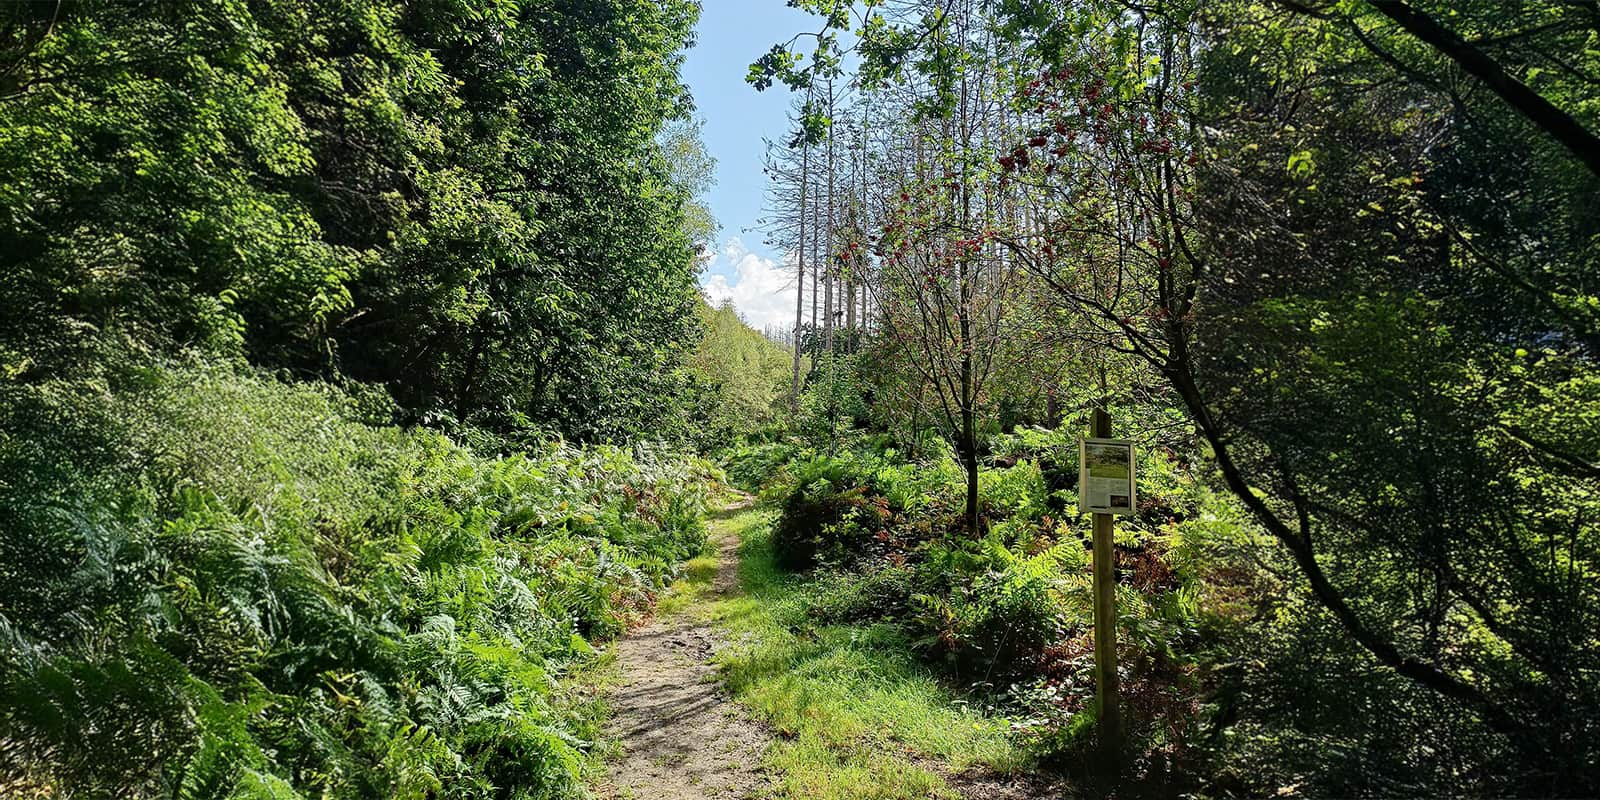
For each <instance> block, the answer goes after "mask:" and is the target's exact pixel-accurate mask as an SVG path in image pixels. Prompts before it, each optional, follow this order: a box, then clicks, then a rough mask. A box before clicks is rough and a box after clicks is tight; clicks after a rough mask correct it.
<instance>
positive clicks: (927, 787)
mask: <svg viewBox="0 0 1600 800" xmlns="http://www.w3.org/2000/svg"><path fill="white" fill-rule="evenodd" d="M721 524H722V525H724V526H727V527H728V528H731V530H732V531H733V532H734V533H736V534H737V535H739V536H740V538H741V540H742V543H741V546H740V550H739V553H740V576H739V577H740V583H741V587H742V590H743V591H741V592H740V593H738V594H736V595H733V596H730V597H727V598H724V599H722V600H720V601H718V602H717V603H716V604H715V606H714V608H713V613H714V615H715V618H716V619H717V621H718V622H719V624H720V625H722V626H723V627H724V629H725V630H726V631H727V633H728V634H729V635H730V639H731V640H732V641H733V642H735V644H734V645H733V646H731V647H729V648H727V649H726V650H725V651H724V652H723V654H722V655H721V656H720V657H719V662H720V664H719V666H720V667H721V670H722V674H723V678H724V681H725V682H726V684H727V686H728V688H729V689H730V690H731V691H732V692H733V694H734V696H735V697H737V698H738V699H739V700H740V702H742V703H744V704H746V705H747V706H749V707H750V708H751V709H752V710H753V711H754V712H755V714H756V715H757V716H758V717H760V718H761V719H763V720H764V721H766V722H767V724H769V725H771V726H772V728H773V730H774V731H775V732H776V733H777V734H778V737H779V738H778V741H777V742H776V743H775V744H774V746H773V748H772V750H771V752H770V753H769V755H768V759H769V762H770V764H769V766H770V767H771V768H772V769H773V771H774V773H775V774H776V775H777V777H778V782H777V793H778V796H779V797H789V798H808V799H811V800H828V799H829V798H838V799H839V800H844V799H845V798H861V799H869V798H870V799H873V800H892V799H894V798H928V797H947V798H948V797H956V796H957V795H956V794H955V793H954V792H953V791H952V790H951V789H950V788H949V787H948V786H947V784H946V781H945V778H944V776H945V775H950V774H955V773H959V772H963V771H966V770H969V769H978V770H987V771H995V772H1001V773H1009V772H1013V771H1016V770H1019V769H1023V768H1025V767H1026V766H1027V764H1026V760H1027V759H1026V756H1025V755H1024V754H1023V753H1022V752H1021V751H1019V750H1018V749H1017V748H1016V747H1014V746H1013V745H1012V743H1011V742H1010V739H1009V737H1008V735H1007V731H1006V723H1005V722H1004V721H998V720H991V719H987V718H985V717H984V716H983V715H982V714H979V713H977V712H976V711H973V710H971V709H969V708H966V707H964V706H963V705H962V704H961V703H960V701H959V700H958V699H957V698H956V697H954V696H953V695H952V694H951V693H950V692H949V691H947V690H945V689H944V688H943V687H941V686H940V685H939V684H938V682H937V681H936V680H934V678H933V676H932V675H931V674H930V673H929V672H928V671H927V670H926V669H925V668H923V667H922V666H921V665H920V664H918V662H917V661H916V659H915V657H914V656H913V655H912V653H911V652H910V648H909V647H908V645H907V642H906V641H905V639H904V637H903V636H902V635H901V634H900V633H899V632H898V631H897V630H896V629H895V628H893V627H892V626H887V625H865V626H855V625H826V626H823V625H816V624H814V623H813V622H811V621H809V620H808V618H807V616H808V615H807V609H808V607H809V606H810V600H811V599H812V598H813V597H815V596H816V595H817V593H818V592H819V591H820V588H819V587H818V586H816V585H814V584H812V583H811V582H809V581H808V580H807V579H806V578H805V577H804V576H798V575H792V574H788V573H785V572H783V571H782V570H780V569H778V567H777V566H776V564H775V563H774V559H773V553H772V549H771V546H770V539H769V528H770V524H771V518H770V515H769V514H767V513H766V512H762V511H757V510H747V511H744V512H742V513H739V514H737V515H735V516H733V517H731V518H730V519H728V520H727V521H726V522H723V523H721Z"/></svg>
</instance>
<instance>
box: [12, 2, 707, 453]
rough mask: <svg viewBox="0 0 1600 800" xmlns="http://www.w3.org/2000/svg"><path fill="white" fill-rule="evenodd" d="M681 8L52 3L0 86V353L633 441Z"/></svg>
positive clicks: (701, 231)
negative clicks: (182, 366)
mask: <svg viewBox="0 0 1600 800" xmlns="http://www.w3.org/2000/svg"><path fill="white" fill-rule="evenodd" d="M14 5H17V6H19V7H21V6H24V5H26V6H27V7H28V10H29V11H31V10H33V7H34V6H36V5H37V4H14ZM696 11H697V9H696V6H695V5H694V4H693V3H691V2H688V0H604V1H603V2H589V3H578V4H571V3H568V4H554V5H552V4H550V3H543V2H533V1H532V0H513V1H511V2H503V1H502V0H464V1H463V2H427V3H400V2H394V1H393V0H337V1H336V2H328V3H309V2H305V0H266V1H265V2H250V3H243V2H232V1H231V0H197V1H196V2H183V3H155V4H151V3H136V2H121V1H120V0H88V1H87V2H73V3H66V4H61V5H60V7H59V8H57V9H55V11H54V12H53V13H52V14H51V16H50V23H49V24H48V25H42V24H41V25H39V26H38V30H39V32H40V35H39V36H38V37H37V38H36V39H31V38H27V37H23V38H22V39H19V41H18V42H16V44H17V45H18V47H19V50H18V51H17V52H15V53H12V52H8V53H7V54H6V55H7V61H6V65H7V66H6V68H5V69H4V70H3V72H0V108H3V109H4V113H3V114H0V176H4V179H3V180H0V187H3V188H0V219H3V224H0V269H3V270H4V271H5V273H6V274H7V275H8V276H9V278H8V280H7V281H6V282H5V283H4V285H3V287H0V302H3V303H4V304H5V305H7V306H8V307H11V308H16V309H27V311H26V313H24V314H20V315H18V318H17V319H16V320H14V321H13V320H8V323H7V324H6V325H4V326H0V365H4V368H5V370H6V371H7V372H8V373H14V374H19V375H23V376H25V377H26V378H27V379H30V380H32V379H34V377H35V376H41V375H52V374H60V373H62V372H68V371H72V370H75V369H83V368H85V367H86V365H87V364H89V363H91V362H92V361H93V359H94V358H95V357H97V356H96V354H97V353H98V352H99V350H100V348H101V346H102V345H104V344H105V343H107V342H130V343H132V344H133V345H134V346H135V347H136V348H139V349H143V350H147V351H154V352H157V353H171V352H174V351H175V350H176V349H179V348H184V347H191V348H203V349H205V350H208V351H211V352H219V353H225V354H244V355H248V356H249V357H250V358H251V359H252V360H253V361H254V362H255V363H256V364H257V365H260V366H267V367H285V368H290V369H294V370H297V371H303V372H306V373H313V374H319V375H322V376H327V377H337V376H348V377H354V378H357V379H359V380H363V381H369V382H373V383H377V384H380V385H383V386H385V387H386V388H387V389H389V391H390V392H391V393H392V394H393V395H394V397H395V398H396V400H397V401H398V402H399V413H400V416H402V417H403V418H404V419H406V420H408V421H416V420H427V421H429V422H437V423H445V422H449V421H452V420H453V421H456V422H460V423H464V424H471V425H476V426H479V427H484V428H490V429H493V430H496V431H498V432H501V433H511V432H518V431H524V430H528V429H542V430H557V431H560V432H562V433H564V434H565V435H567V436H568V437H572V438H580V439H584V440H596V439H616V438H620V437H623V436H626V435H627V434H630V433H637V432H642V431H651V430H655V429H656V428H657V427H658V424H659V423H660V422H662V421H664V420H671V419H674V418H675V413H674V411H675V409H674V407H673V406H674V404H673V403H671V402H665V403H664V402H662V401H661V398H662V397H669V398H670V397H676V396H677V394H678V392H679V391H680V389H681V388H682V387H681V375H680V374H679V372H678V370H677V367H678V366H679V365H681V363H682V361H683V360H684V358H685V357H686V355H687V352H688V349H689V347H690V345H691V343H692V338H693V334H694V332H695V320H694V318H693V314H694V303H695V296H696V293H695V287H694V274H695V271H696V264H695V259H694V256H695V247H696V243H697V242H698V241H699V240H700V239H701V238H703V237H705V236H706V235H707V231H706V229H705V220H704V219H703V215H701V214H698V212H697V211H696V207H695V206H694V205H693V204H692V202H691V195H692V193H693V192H695V191H696V190H698V189H699V188H702V186H701V183H703V180H702V179H703V176H702V175H699V174H697V173H698V171H697V169H695V168H694V167H693V166H692V165H689V166H688V167H687V168H686V164H685V150H686V148H688V149H690V150H692V147H691V145H692V143H693V141H694V137H693V135H692V131H689V132H688V133H687V134H685V133H684V131H683V130H682V129H681V128H680V129H676V130H677V133H676V134H674V132H673V131H665V130H664V126H665V125H666V124H667V123H668V122H669V121H671V120H675V119H680V118H682V117H683V116H684V115H685V113H686V112H687V109H688V100H687V96H686V91H685V89H684V87H683V86H682V84H681V83H680V82H679V79H678V74H677V72H678V66H679V62H680V60H681V56H680V55H679V51H680V50H681V48H682V47H683V46H684V45H685V44H686V42H687V41H688V39H689V36H690V32H691V30H692V27H693V24H694V19H695V16H696ZM5 13H6V14H8V15H9V14H11V13H12V12H11V11H10V10H9V9H8V10H7V11H6V12H5ZM7 30H8V31H10V30H11V29H10V28H9V26H8V28H7ZM22 30H31V29H23V28H19V32H20V31H22ZM5 44H6V46H7V47H8V48H9V47H10V46H11V45H12V44H13V42H12V40H11V39H10V38H9V33H8V38H7V41H6V43H5Z"/></svg>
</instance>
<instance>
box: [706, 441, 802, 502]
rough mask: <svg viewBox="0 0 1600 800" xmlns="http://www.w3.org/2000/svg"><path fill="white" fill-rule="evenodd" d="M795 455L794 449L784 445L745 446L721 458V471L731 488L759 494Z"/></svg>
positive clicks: (779, 443) (793, 446) (797, 449)
mask: <svg viewBox="0 0 1600 800" xmlns="http://www.w3.org/2000/svg"><path fill="white" fill-rule="evenodd" d="M799 452H800V448H799V447H798V446H796V445H793V444H789V443H786V442H768V443H764V444H751V445H745V446H743V447H739V448H736V449H735V450H734V451H733V452H731V453H729V454H728V455H727V456H725V457H724V458H723V468H724V469H726V470H727V473H728V480H729V481H730V482H731V483H732V484H733V485H734V486H737V487H739V488H740V489H743V490H745V491H747V492H760V491H761V489H762V488H763V487H764V486H766V485H767V483H768V482H770V481H771V480H772V479H773V477H774V476H776V475H777V474H778V472H779V470H781V469H782V468H783V467H784V465H786V464H788V463H789V462H790V461H791V460H792V459H794V458H795V456H796V455H798V454H799Z"/></svg>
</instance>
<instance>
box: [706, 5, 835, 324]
mask: <svg viewBox="0 0 1600 800" xmlns="http://www.w3.org/2000/svg"><path fill="white" fill-rule="evenodd" d="M703 6H704V8H703V9H702V10H701V13H700V24H699V26H698V29H697V32H698V35H697V37H696V38H697V41H696V44H695V46H694V48H693V49H691V50H690V51H689V52H688V54H687V57H686V58H685V61H684V65H683V76H684V79H685V80H686V81H687V82H688V84H689V88H690V89H691V90H692V91H693V92H694V98H695V105H696V106H697V109H696V113H697V114H698V115H699V116H700V117H702V118H704V119H705V131H704V133H705V142H706V147H707V149H709V150H710V151H711V155H712V156H714V157H715V158H716V159H717V182H716V186H715V187H714V188H712V190H711V192H710V193H709V195H708V197H707V200H708V202H709V204H710V206H711V212H712V213H713V214H715V215H716V218H717V221H718V222H720V223H721V224H722V230H721V232H720V233H719V234H718V240H719V247H718V248H717V253H716V255H715V257H714V258H713V259H712V260H711V261H710V263H709V264H708V265H707V266H706V270H705V272H704V273H702V275H701V285H702V286H705V287H706V293H707V294H708V295H709V296H711V298H712V300H713V301H714V302H721V301H722V300H723V299H724V298H727V299H731V300H732V301H733V303H734V305H735V306H736V307H737V308H738V309H739V311H740V312H741V313H743V314H744V315H745V317H746V320H747V321H748V322H750V323H751V324H752V325H754V326H756V327H757V328H760V327H761V326H762V325H766V324H778V323H782V321H783V320H784V319H785V318H790V319H791V320H792V317H793V314H794V293H793V289H792V288H790V289H788V291H787V292H785V291H784V289H785V288H786V287H785V286H784V284H785V283H787V281H788V277H787V276H786V275H785V274H783V272H782V271H781V270H780V269H779V268H778V259H777V254H776V253H774V252H773V251H772V250H771V249H770V248H768V247H767V246H766V243H765V242H764V241H763V239H764V238H765V235H764V234H763V233H761V232H760V231H758V230H755V226H756V224H757V220H759V219H760V217H761V215H762V202H763V198H762V194H763V192H764V191H765V189H766V176H764V175H763V174H762V172H761V157H762V149H763V147H764V145H763V143H762V140H763V139H772V140H781V139H782V138H783V136H784V134H785V132H786V131H787V130H788V108H789V101H790V97H789V92H788V90H787V89H786V88H785V87H783V86H781V85H779V86H775V87H773V88H771V89H768V90H766V91H765V92H757V91H756V90H755V89H754V88H753V87H751V86H750V85H749V84H747V83H745V81H744V76H745V74H746V72H748V70H749V67H750V62H752V61H754V60H756V58H758V57H759V56H760V55H761V54H762V53H764V52H766V51H767V50H768V49H769V48H771V47H772V45H773V44H775V43H778V42H782V41H787V40H788V39H789V37H791V36H793V35H794V34H796V33H798V32H800V31H809V30H816V28H817V25H818V19H817V18H816V17H814V16H812V15H810V14H806V13H803V12H800V11H796V10H795V9H792V8H789V7H788V6H787V5H785V3H784V1H783V0H703ZM785 294H787V298H785V297H784V295H785ZM785 309H787V311H785Z"/></svg>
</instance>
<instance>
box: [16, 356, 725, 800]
mask: <svg viewBox="0 0 1600 800" xmlns="http://www.w3.org/2000/svg"><path fill="white" fill-rule="evenodd" d="M3 388H4V392H5V397H4V400H5V402H6V404H7V408H9V409H11V414H10V416H9V419H11V420H13V424H11V425H9V426H8V430H7V432H6V435H5V437H4V438H3V440H0V466H3V470H0V474H4V475H6V476H7V480H6V485H5V486H3V487H0V519H3V521H4V533H3V534H0V556H3V559H0V564H3V566H0V578H3V580H0V587H3V588H0V633H3V638H0V740H3V741H4V742H5V743H6V745H5V746H4V747H3V748H0V765H3V769H4V771H5V772H6V773H7V775H8V776H17V779H18V780H20V781H22V782H23V783H24V785H25V784H28V783H32V784H35V785H40V786H49V787H54V790H56V791H59V792H63V793H71V794H84V795H91V796H93V795H106V794H116V795H118V796H137V797H144V796H152V797H154V796H185V797H188V796H203V797H216V796H234V795H238V796H263V797H267V796H270V797H313V796H337V797H433V796H440V795H442V794H448V795H449V796H451V797H526V798H539V797H548V798H568V797H573V796H574V795H575V794H577V793H578V792H580V791H581V789H580V786H579V784H578V782H577V777H578V770H579V768H580V766H581V764H582V761H583V758H584V756H583V750H584V748H585V747H586V742H587V741H589V740H592V739H593V738H594V736H595V730H594V728H593V721H592V720H588V719H585V718H583V717H581V716H579V715H576V714H575V712H574V711H572V705H573V704H572V703H571V702H570V700H569V699H568V698H567V697H566V696H565V695H564V694H563V691H562V689H561V688H560V680H561V678H562V676H563V674H564V672H565V671H566V670H567V668H568V666H569V665H571V664H574V663H577V662H581V661H582V660H584V659H585V658H587V657H588V655H589V654H590V653H591V649H590V645H589V642H591V641H594V640H596V639H601V638H604V637H607V636H610V635H614V634H615V633H616V632H618V631H619V630H620V629H621V626H622V624H623V622H624V620H625V619H626V618H627V617H628V616H629V615H631V614H635V613H637V612H638V611H639V610H640V609H642V608H643V607H644V606H645V605H646V604H647V603H648V602H649V601H650V599H651V598H652V596H653V595H654V593H656V592H657V591H658V590H659V589H660V588H661V586H662V585H663V583H664V582H665V581H666V580H667V579H668V578H669V577H670V576H671V575H672V574H673V573H674V570H675V568H676V567H675V565H676V564H677V563H678V562H680V561H681V560H683V559H684V558H686V557H688V556H690V555H692V554H694V553H696V552H699V550H700V549H701V547H702V545H703V541H704V534H703V529H702V527H701V522H700V514H701V511H702V509H703V503H704V498H705V492H706V486H707V483H708V477H709V472H708V470H709V467H708V466H706V465H704V464H703V463H698V462H685V461H681V460H678V459H675V458H673V457H671V456H670V455H669V454H667V453H665V452H661V451H658V450H653V449H650V448H639V449H635V450H623V449H618V448H613V447H606V446H597V447H593V448H589V449H577V448H574V447H571V446H567V445H564V444H562V443H560V442H559V441H552V442H550V443H547V444H545V445H543V446H541V447H539V448H537V449H536V450H534V451H532V452H530V453H527V454H516V455H511V456H506V457H500V458H486V457H483V456H479V455H477V454H474V453H473V452H471V451H469V450H466V449H463V448H462V447H460V446H458V445H456V444H453V443H452V442H451V441H449V440H448V439H446V438H445V437H443V436H441V435H439V434H436V433H430V432H425V431H420V430H412V431H406V430H401V429H397V428H392V427H379V426H373V425H369V424H365V423H363V422H361V421H360V420H361V418H362V417H363V416H365V415H368V414H371V413H372V411H373V409H370V408H364V407H363V404H362V403H359V402H357V401H356V400H354V399H353V398H352V397H351V396H350V395H347V394H345V393H342V392H339V391H336V390H333V389H329V388H327V387H319V386H318V385H316V384H311V385H292V384H284V383H280V382H278V381H275V380H272V379H270V378H267V377H263V376H259V375H256V374H253V373H247V372H240V371H235V370H232V369H225V368H217V367H197V366H178V367H166V368H159V369H146V370H142V371H140V372H138V373H136V374H133V375H126V376H123V377H122V378H120V379H118V380H116V381H108V382H106V383H102V384H101V385H99V386H96V385H94V384H86V383H71V382H65V381H55V382H47V383H44V384H35V385H19V384H16V383H8V384H6V385H5V386H4V387H3ZM62 421H67V422H69V423H71V424H69V425H65V426H64V425H61V424H60V423H61V422H62ZM83 453H94V454H97V457H96V458H93V459H84V458H79V457H77V456H78V454H83ZM45 485H48V486H49V487H50V488H49V489H48V490H41V487H43V486H45Z"/></svg>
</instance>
